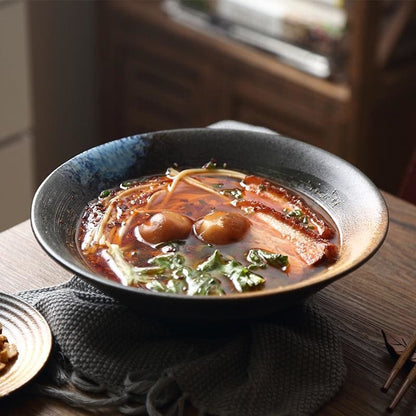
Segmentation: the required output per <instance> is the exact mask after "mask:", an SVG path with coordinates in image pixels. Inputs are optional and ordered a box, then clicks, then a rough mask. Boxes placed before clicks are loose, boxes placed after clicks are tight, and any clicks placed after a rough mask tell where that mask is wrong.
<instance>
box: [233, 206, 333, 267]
mask: <svg viewBox="0 0 416 416" xmlns="http://www.w3.org/2000/svg"><path fill="white" fill-rule="evenodd" d="M237 206H238V207H239V208H240V209H242V210H243V211H244V212H246V213H248V214H249V218H250V220H251V221H252V222H258V221H261V222H263V224H265V225H267V226H268V227H270V228H272V230H273V233H274V234H275V236H277V237H279V238H280V240H281V243H280V244H282V242H284V241H286V242H287V243H289V245H292V246H293V247H294V249H295V252H296V254H297V255H298V256H299V257H300V258H301V259H302V261H303V262H304V263H306V264H307V265H308V266H311V265H315V264H317V263H320V262H321V261H323V260H327V261H328V262H332V261H334V260H336V258H337V256H338V248H337V246H336V245H335V244H333V243H331V242H330V241H329V240H327V239H325V238H322V237H317V236H316V233H315V232H314V230H311V229H309V228H305V227H303V226H302V225H301V224H299V223H296V222H293V221H292V219H291V218H290V217H287V216H286V215H285V214H284V213H281V212H279V211H276V210H274V209H273V208H270V207H268V206H266V205H264V204H262V203H259V202H254V201H240V202H238V203H237ZM252 228H254V227H252ZM259 229H261V227H259ZM264 235H266V236H267V237H266V238H267V239H270V236H269V235H268V233H265V234H264ZM282 240H283V241H282ZM272 241H273V240H272V239H271V240H270V243H272ZM273 244H274V245H278V244H279V243H277V242H274V243H273ZM284 250H286V252H287V251H289V250H290V248H289V247H288V246H287V244H285V248H284Z"/></svg>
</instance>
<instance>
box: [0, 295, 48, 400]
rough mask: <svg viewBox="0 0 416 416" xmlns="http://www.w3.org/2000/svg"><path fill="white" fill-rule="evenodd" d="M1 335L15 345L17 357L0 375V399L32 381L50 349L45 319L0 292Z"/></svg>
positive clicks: (24, 303) (30, 307)
mask: <svg viewBox="0 0 416 416" xmlns="http://www.w3.org/2000/svg"><path fill="white" fill-rule="evenodd" d="M0 323H1V324H2V326H3V334H4V335H6V336H7V338H8V340H9V342H10V343H13V344H16V347H17V350H18V352H19V355H18V357H17V359H16V361H14V362H13V363H12V364H11V365H10V366H9V367H8V368H6V370H5V371H3V372H2V373H0V398H2V397H5V396H7V395H9V394H10V393H12V392H14V391H15V390H17V389H19V388H20V387H22V386H23V385H25V384H26V383H28V382H29V381H30V380H32V379H33V378H34V377H35V376H36V375H37V374H38V373H39V371H40V370H41V369H42V368H43V366H44V365H45V363H46V361H47V360H48V358H49V355H50V352H51V348H52V333H51V330H50V328H49V325H48V323H47V322H46V320H45V318H44V317H43V316H42V315H41V314H40V312H38V311H37V310H36V309H35V308H34V307H33V306H31V305H29V304H28V303H26V302H25V301H23V300H22V299H20V298H18V297H16V296H14V295H10V294H7V293H2V292H0Z"/></svg>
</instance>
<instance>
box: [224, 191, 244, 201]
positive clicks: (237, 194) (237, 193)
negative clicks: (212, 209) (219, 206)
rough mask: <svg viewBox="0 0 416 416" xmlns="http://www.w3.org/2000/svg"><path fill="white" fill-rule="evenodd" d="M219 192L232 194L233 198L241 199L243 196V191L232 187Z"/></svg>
mask: <svg viewBox="0 0 416 416" xmlns="http://www.w3.org/2000/svg"><path fill="white" fill-rule="evenodd" d="M220 193H221V194H223V195H227V196H232V197H233V198H234V199H242V198H243V192H242V191H241V189H238V188H234V189H224V190H222V191H220Z"/></svg>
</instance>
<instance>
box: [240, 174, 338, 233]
mask: <svg viewBox="0 0 416 416" xmlns="http://www.w3.org/2000/svg"><path fill="white" fill-rule="evenodd" d="M241 184H242V186H243V187H244V190H245V192H244V199H245V200H247V201H258V199H259V197H260V198H261V199H262V200H264V201H266V200H267V205H268V206H270V207H271V208H273V209H274V210H276V211H278V212H282V213H284V214H285V216H287V217H288V218H290V219H291V221H292V222H293V223H295V222H298V223H299V224H301V225H302V226H303V227H304V228H307V229H309V230H312V231H313V233H314V234H315V235H316V236H317V237H322V238H326V239H330V238H332V237H334V235H335V231H334V229H333V228H332V227H331V226H330V225H329V224H328V223H327V222H326V221H325V220H324V219H323V218H321V217H319V216H318V215H317V214H316V213H315V212H314V211H312V210H311V208H310V207H309V206H307V205H306V204H305V203H304V202H303V201H302V199H301V198H299V197H298V196H297V195H291V194H290V193H289V192H288V191H287V189H285V188H282V187H280V186H276V185H273V184H272V183H271V182H269V181H267V180H266V179H263V178H259V177H258V176H246V177H245V178H244V180H243V181H242V182H241Z"/></svg>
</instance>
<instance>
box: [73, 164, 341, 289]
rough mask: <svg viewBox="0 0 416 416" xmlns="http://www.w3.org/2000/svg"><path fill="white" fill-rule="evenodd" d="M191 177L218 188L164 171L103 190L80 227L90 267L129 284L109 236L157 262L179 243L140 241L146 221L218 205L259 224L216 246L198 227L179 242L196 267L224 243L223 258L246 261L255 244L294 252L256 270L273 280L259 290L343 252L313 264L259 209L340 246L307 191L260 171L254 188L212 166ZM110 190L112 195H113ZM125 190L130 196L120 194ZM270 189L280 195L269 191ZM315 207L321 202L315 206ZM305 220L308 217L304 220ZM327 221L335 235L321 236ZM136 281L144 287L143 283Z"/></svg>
mask: <svg viewBox="0 0 416 416" xmlns="http://www.w3.org/2000/svg"><path fill="white" fill-rule="evenodd" d="M189 177H190V178H194V179H196V180H198V181H201V182H203V183H204V184H205V185H207V186H208V187H209V188H210V189H212V191H210V192H208V191H207V190H205V189H200V188H199V187H196V186H195V185H194V184H190V183H188V182H187V181H186V180H180V181H179V182H178V183H177V185H176V187H175V189H174V190H173V191H172V192H168V191H167V187H168V186H172V179H171V178H169V177H167V176H165V175H160V176H157V177H152V178H144V179H138V180H132V181H130V182H131V184H128V187H123V186H122V188H126V189H120V187H117V188H114V189H112V190H109V191H106V192H105V193H104V196H103V197H100V198H98V199H96V200H94V201H91V202H90V203H89V204H88V206H87V207H86V209H85V212H84V214H83V216H82V218H81V220H80V226H79V229H78V233H77V245H78V249H79V252H80V253H81V255H82V257H83V258H84V259H85V261H86V263H87V264H88V265H89V267H90V268H91V269H92V270H93V271H95V272H97V273H98V274H100V275H102V276H104V277H106V278H108V279H111V280H114V281H117V282H121V283H123V279H121V278H120V277H119V276H117V274H116V273H115V272H114V271H113V269H112V267H111V264H110V263H111V262H109V260H108V256H107V257H106V256H105V255H104V254H105V252H106V249H107V246H106V245H105V243H103V241H104V240H105V241H107V242H109V243H112V244H117V245H118V246H119V247H120V248H121V249H122V251H123V255H124V259H125V260H126V261H127V262H128V263H129V264H131V265H134V266H137V267H146V266H149V264H148V260H149V259H150V258H152V257H154V256H157V255H159V254H162V253H164V252H166V251H169V250H171V249H172V247H171V246H169V245H163V244H161V245H151V244H148V243H146V242H144V241H140V235H138V232H137V227H138V226H139V225H140V224H142V223H144V222H146V221H147V220H148V219H149V217H151V216H152V215H153V214H155V213H158V212H161V211H173V212H176V213H179V214H182V215H184V216H186V217H188V218H190V219H191V220H192V222H195V221H196V220H198V219H199V218H201V217H204V216H205V215H207V214H209V213H210V212H213V211H224V212H231V213H238V214H240V215H241V214H243V215H245V216H246V217H247V218H248V219H249V220H250V223H251V226H250V228H249V230H248V231H247V233H246V234H245V236H244V238H242V239H241V240H240V241H237V242H234V243H232V244H224V245H218V246H213V245H212V244H207V243H205V242H203V241H201V240H200V239H198V238H197V237H196V236H195V235H194V233H193V232H192V231H191V232H190V233H189V235H188V237H187V238H186V239H184V240H182V241H181V242H180V244H178V245H177V246H176V248H175V249H176V250H178V252H180V253H181V254H183V255H184V256H185V258H186V264H187V265H188V266H191V267H193V268H195V267H197V265H198V264H200V263H201V262H203V261H205V260H206V259H207V258H208V257H209V256H210V255H211V254H212V253H213V252H214V250H215V249H219V251H220V252H221V254H222V255H223V257H225V258H233V259H235V260H237V261H238V262H240V263H241V264H242V265H247V264H248V263H247V259H246V255H247V252H248V251H249V250H250V249H253V248H256V249H263V250H267V251H270V252H274V253H280V254H283V255H287V256H288V258H289V263H290V265H289V267H287V269H286V270H285V269H284V268H283V270H282V269H281V268H275V267H267V268H266V269H258V270H256V271H255V273H258V274H259V275H261V276H262V277H263V278H265V283H264V284H263V285H261V286H259V287H256V288H254V289H252V290H260V289H262V290H268V289H273V288H276V287H279V286H286V285H290V284H294V283H297V282H300V281H303V280H305V279H308V278H310V277H312V276H313V275H315V274H316V273H318V272H320V271H321V270H322V268H325V267H327V266H328V264H329V263H330V262H331V261H333V260H335V256H333V257H332V258H329V259H326V258H323V259H322V260H320V261H318V262H317V263H316V264H313V265H308V264H306V263H305V261H304V260H303V259H302V258H301V257H300V256H299V254H298V252H299V250H298V246H296V245H294V244H292V242H291V239H290V238H288V237H287V236H286V237H282V235H279V233H278V232H277V233H276V230H275V229H274V228H272V227H271V225H270V222H269V221H267V220H266V221H265V220H264V218H262V216H261V214H260V215H259V214H257V211H256V210H259V211H258V212H260V213H262V212H263V211H264V209H266V208H263V207H264V206H266V207H267V210H268V211H267V212H266V211H264V212H266V213H270V212H272V215H273V216H275V217H276V218H277V220H278V222H279V224H280V222H282V224H283V226H284V227H286V225H288V226H289V227H293V229H294V230H295V232H297V233H300V235H301V236H302V237H303V236H305V238H307V239H310V238H314V239H316V241H318V244H321V243H322V244H328V245H329V246H331V247H332V246H333V247H334V250H337V247H338V245H339V236H338V234H337V233H336V232H335V231H336V229H335V227H334V225H333V224H332V223H331V222H330V220H328V217H329V216H328V214H327V213H325V212H323V211H322V209H320V208H319V207H317V206H316V205H313V204H312V203H311V201H306V199H305V197H302V198H301V197H300V195H298V194H296V193H294V192H292V191H289V190H287V189H285V188H282V187H280V186H279V185H278V184H275V183H272V182H270V181H269V180H266V179H264V178H258V177H248V178H254V179H253V180H254V182H255V183H256V185H253V186H254V188H253V186H252V187H251V188H250V186H247V184H245V185H242V181H241V178H234V177H230V176H223V175H216V174H212V173H211V172H210V170H207V171H206V173H203V174H198V175H192V174H190V175H189V176H188V178H189ZM132 184H133V185H132ZM236 190H237V191H236ZM107 193H109V195H106V194H107ZM123 193H124V196H123V197H119V195H121V194H123ZM105 195H106V196H105ZM270 195H272V197H273V200H271V199H270V198H269V197H268V196H270ZM117 198H118V200H117ZM311 206H313V207H314V209H313V210H312V208H311ZM109 207H110V208H109ZM111 207H112V208H111ZM253 207H254V208H253ZM259 207H260V208H259ZM299 207H301V208H302V209H301V212H302V213H304V212H308V215H309V216H308V219H307V220H305V219H304V218H302V216H301V215H298V216H296V215H294V214H293V213H294V212H295V213H296V212H297V211H296V209H299ZM253 210H254V212H255V213H254V214H253ZM263 217H264V215H263ZM103 219H104V220H103ZM106 219H108V222H107V225H106V226H105V227H102V226H101V228H102V231H103V233H102V236H101V237H100V232H97V229H99V228H100V224H101V223H103V221H105V220H106ZM305 221H308V223H307V224H306V223H304V222H305ZM314 221H315V222H314ZM319 222H320V223H321V224H324V225H325V227H328V228H327V229H328V230H330V235H329V237H330V238H323V237H322V236H317V235H315V234H316V233H318V231H319V230H318V229H319V226H316V225H315V224H318V223H319ZM94 233H95V234H94ZM91 235H93V236H94V235H95V237H93V241H92V242H91V241H90V240H91ZM97 236H98V237H97ZM94 238H95V239H97V241H96V242H94ZM162 280H163V279H162ZM220 280H221V283H222V286H223V289H224V291H225V292H226V293H236V290H235V288H234V286H233V284H232V283H231V282H230V280H229V279H228V278H226V277H221V278H220ZM124 284H125V282H124ZM136 286H138V287H144V286H143V285H142V284H137V285H136Z"/></svg>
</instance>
